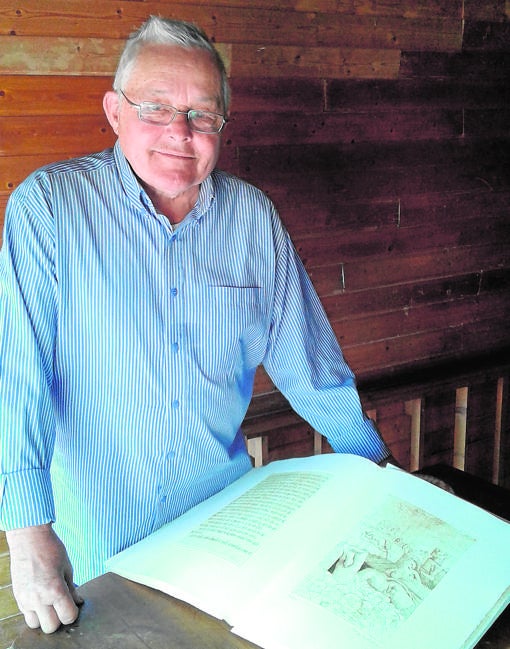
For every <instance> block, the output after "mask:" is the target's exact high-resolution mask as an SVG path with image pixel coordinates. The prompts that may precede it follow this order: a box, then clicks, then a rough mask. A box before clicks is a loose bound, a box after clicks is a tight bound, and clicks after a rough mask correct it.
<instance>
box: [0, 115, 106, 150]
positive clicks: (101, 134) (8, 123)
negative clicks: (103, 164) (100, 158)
mask: <svg viewBox="0 0 510 649" xmlns="http://www.w3.org/2000/svg"><path fill="white" fill-rule="evenodd" d="M79 124H80V127H79V128H76V118H75V117H74V116H72V115H69V116H67V115H48V116H44V117H43V116H40V117H39V118H38V119H33V118H32V116H29V117H4V118H2V120H0V156H14V155H19V154H23V155H27V156H32V155H44V154H48V155H50V154H51V155H54V156H65V155H66V154H68V152H69V151H74V152H78V153H90V152H91V151H100V150H102V149H104V148H106V147H108V146H111V145H112V144H113V142H114V141H115V136H114V134H113V132H112V130H111V128H110V126H109V124H108V121H107V119H106V117H105V116H104V115H101V116H95V115H82V116H80V118H79Z"/></svg>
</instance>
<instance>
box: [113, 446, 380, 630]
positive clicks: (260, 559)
mask: <svg viewBox="0 0 510 649" xmlns="http://www.w3.org/2000/svg"><path fill="white" fill-rule="evenodd" d="M380 471H381V469H380V468H379V467H377V465H375V464H373V463H372V462H370V461H368V460H366V459H363V458H359V457H355V456H350V455H337V454H330V455H322V456H317V457H312V458H306V459H296V460H284V461H281V462H274V463H272V464H271V465H268V466H266V467H261V468H260V469H254V470H252V471H250V472H249V473H248V474H246V476H244V477H243V478H241V479H240V480H238V481H236V482H235V483H233V484H232V485H230V487H227V488H226V489H224V490H223V491H222V492H220V493H219V494H217V495H216V496H214V497H213V498H210V499H208V500H207V501H205V502H204V503H202V504H201V505H198V506H197V507H195V508H193V509H192V510H190V511H189V512H187V513H186V514H184V515H183V516H181V517H180V518H179V519H177V520H175V521H173V522H172V523H170V524H168V525H166V526H164V527H163V528H162V529H161V530H159V531H158V532H156V533H154V534H152V535H151V536H150V537H148V538H147V539H144V540H143V541H141V542H140V543H138V544H136V545H135V546H133V547H132V548H129V549H128V550H126V551H124V552H122V553H120V554H119V555H117V556H116V557H114V558H113V559H112V560H110V561H109V563H108V569H109V570H111V571H113V572H116V573H118V574H120V575H122V576H125V577H128V578H130V579H133V580H135V581H139V582H141V583H144V584H146V585H149V586H152V587H154V588H158V589H160V590H162V591H164V592H167V593H168V594H171V595H173V596H175V597H178V598H180V599H183V600H185V601H187V602H189V603H191V604H193V605H195V606H197V607H198V608H201V609H202V610H204V611H206V612H208V613H210V614H212V615H214V616H216V617H219V618H222V619H226V620H227V621H228V622H231V623H232V621H233V620H234V619H235V616H236V613H237V611H238V610H242V608H243V606H244V605H245V604H246V602H248V601H249V600H250V599H251V598H253V597H254V595H255V594H256V593H257V591H258V589H260V588H263V587H264V586H265V585H267V583H269V582H270V581H271V580H272V579H274V577H275V575H277V574H278V572H279V571H280V570H281V569H282V566H284V565H285V564H286V563H290V564H293V563H294V562H295V561H296V557H295V556H293V551H294V547H295V545H296V543H295V540H296V538H299V540H300V543H299V546H300V552H299V554H300V553H302V552H303V551H305V553H306V552H309V553H310V554H312V555H314V554H315V552H316V547H317V544H318V543H319V542H321V539H324V538H327V537H328V536H329V535H330V534H331V529H332V528H333V529H335V530H336V532H335V533H337V534H338V533H340V532H339V531H338V530H339V527H340V528H341V527H344V528H345V529H348V527H349V526H350V524H351V522H352V521H353V520H356V519H357V518H358V517H359V515H360V511H361V510H362V507H361V506H360V499H361V500H362V497H363V494H365V495H366V496H370V494H372V493H373V488H372V486H371V481H372V479H373V476H374V475H377V473H378V472H380ZM353 484H356V485H357V486H356V492H357V494H358V496H359V498H356V499H353V498H352V497H351V492H352V485H353ZM329 512H341V516H340V515H335V516H331V515H330V514H329ZM291 550H292V551H291ZM296 556H297V555H296Z"/></svg>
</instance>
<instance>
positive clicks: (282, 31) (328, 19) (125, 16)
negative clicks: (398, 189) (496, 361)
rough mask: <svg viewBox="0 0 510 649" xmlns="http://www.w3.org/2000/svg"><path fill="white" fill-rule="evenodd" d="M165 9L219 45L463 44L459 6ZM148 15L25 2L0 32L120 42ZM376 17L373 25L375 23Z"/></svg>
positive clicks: (138, 9)
mask: <svg viewBox="0 0 510 649" xmlns="http://www.w3.org/2000/svg"><path fill="white" fill-rule="evenodd" d="M164 6H165V11H164V13H165V15H167V16H169V17H173V18H182V19H185V20H191V21H195V22H197V23H198V24H199V25H201V26H202V28H203V29H204V30H205V31H206V33H207V34H208V35H209V36H210V37H211V38H212V39H213V40H215V41H216V42H221V41H226V42H237V43H256V42H260V43H266V44H268V43H272V44H276V43H278V44H286V45H302V46H304V45H308V44H310V45H314V44H323V45H329V46H333V45H335V44H336V45H338V46H347V47H359V46H360V45H361V46H362V47H383V48H387V47H389V48H397V49H400V48H401V47H403V48H404V49H411V46H414V49H419V50H427V49H434V50H436V49H437V50H451V49H454V50H460V47H461V39H462V28H461V11H460V6H459V0H456V2H455V3H454V5H453V12H452V11H451V10H450V11H449V12H448V13H447V12H445V11H443V12H442V14H439V15H438V14H434V13H433V12H432V11H431V9H433V7H430V8H429V10H428V11H427V12H426V13H425V12H419V11H416V9H414V11H411V12H407V13H406V12H405V10H404V11H402V9H399V10H398V11H395V10H393V11H391V12H390V11H385V10H384V8H383V9H382V11H381V10H379V8H377V9H376V11H375V12H374V11H372V12H370V13H368V14H366V13H363V12H357V13H354V12H353V11H352V9H351V11H348V12H345V11H344V12H338V11H335V12H334V13H333V12H331V13H329V12H328V13H323V12H322V11H320V10H319V11H311V10H310V9H308V10H306V11H293V10H289V9H287V8H285V7H282V6H279V7H278V8H275V7H274V5H272V6H270V7H269V8H266V7H264V6H263V7H260V6H258V5H257V6H253V4H251V5H249V7H246V6H245V7H243V6H241V7H236V6H232V4H229V6H221V3H218V4H216V5H214V6H213V7H211V6H209V5H204V4H203V3H199V2H197V3H172V4H169V3H165V5H164ZM301 6H302V5H301ZM389 6H391V5H388V4H387V5H386V7H389ZM393 7H395V5H393ZM442 8H444V3H443V4H442ZM151 13H161V4H158V3H155V2H144V3H143V4H142V3H139V2H128V1H122V0H120V1H118V2H116V3H112V4H105V3H104V2H99V1H97V0H96V1H92V2H91V1H89V2H87V3H83V2H79V0H55V1H54V2H51V3H50V2H48V0H42V1H37V0H26V1H25V2H24V4H23V8H19V6H15V7H14V6H13V7H12V8H11V10H10V11H6V12H5V13H3V14H0V33H3V34H9V35H16V34H18V35H24V36H27V35H29V36H40V35H42V34H47V35H53V36H59V37H62V36H77V35H80V36H82V37H86V38H105V37H108V38H117V39H123V38H125V37H126V36H127V34H128V33H129V32H130V31H131V30H132V29H133V27H134V26H137V25H139V24H140V23H141V22H142V21H143V20H145V18H146V17H147V16H148V15H150V14H151ZM374 16H377V17H378V19H377V20H374Z"/></svg>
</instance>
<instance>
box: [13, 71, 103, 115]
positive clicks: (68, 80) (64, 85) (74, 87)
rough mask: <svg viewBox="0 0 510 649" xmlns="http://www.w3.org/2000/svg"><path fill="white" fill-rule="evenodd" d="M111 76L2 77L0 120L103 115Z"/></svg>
mask: <svg viewBox="0 0 510 649" xmlns="http://www.w3.org/2000/svg"><path fill="white" fill-rule="evenodd" d="M111 87H112V80H111V78H110V77H88V76H80V77H70V76H64V75H62V76H43V75H40V76H26V75H0V117H8V116H20V115H23V116H28V115H75V116H76V115H100V114H102V113H103V108H102V100H103V95H104V93H105V92H106V91H107V90H110V89H111Z"/></svg>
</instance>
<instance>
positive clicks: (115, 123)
mask: <svg viewBox="0 0 510 649" xmlns="http://www.w3.org/2000/svg"><path fill="white" fill-rule="evenodd" d="M119 103H120V100H119V95H118V94H117V93H116V92H115V91H114V90H108V91H107V92H106V93H105V95H104V97H103V110H104V112H105V115H106V117H107V119H108V121H109V122H110V126H111V127H112V130H113V132H114V133H115V135H118V134H119V112H120V105H119Z"/></svg>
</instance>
